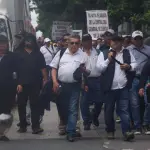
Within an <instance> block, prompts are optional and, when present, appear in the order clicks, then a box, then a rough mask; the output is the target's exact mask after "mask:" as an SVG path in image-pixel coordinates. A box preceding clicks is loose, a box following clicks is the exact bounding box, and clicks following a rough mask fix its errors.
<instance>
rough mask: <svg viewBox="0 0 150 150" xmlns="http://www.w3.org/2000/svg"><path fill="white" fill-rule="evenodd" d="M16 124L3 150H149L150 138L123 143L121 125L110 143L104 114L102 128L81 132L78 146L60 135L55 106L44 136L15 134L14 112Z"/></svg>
mask: <svg viewBox="0 0 150 150" xmlns="http://www.w3.org/2000/svg"><path fill="white" fill-rule="evenodd" d="M14 116H15V117H14V118H15V121H14V123H13V126H12V128H11V130H10V131H9V133H8V136H9V137H10V138H11V140H12V141H10V142H9V143H1V144H0V150H16V149H18V150H19V149H22V150H33V149H37V150H49V149H53V150H60V149H61V148H63V149H65V150H91V149H94V150H148V149H149V150H150V144H149V141H150V136H143V135H141V136H137V137H136V140H135V141H133V142H131V143H128V142H124V141H122V135H121V131H120V125H117V132H116V139H115V140H113V141H108V140H107V139H106V138H105V136H106V135H105V131H104V120H103V114H102V115H101V116H100V121H101V125H100V127H99V128H97V129H96V128H95V127H92V130H91V131H87V132H85V131H83V130H82V135H83V138H82V139H80V140H79V139H78V140H77V142H75V143H68V142H67V141H66V140H64V138H65V137H60V136H59V135H58V130H57V124H58V117H57V111H56V107H55V105H52V110H51V112H46V115H45V117H44V122H43V124H42V127H43V128H44V129H45V132H44V133H43V134H41V135H32V134H31V129H30V128H28V133H26V134H18V133H17V132H16V130H17V127H16V124H17V123H18V116H17V113H16V112H15V115H14Z"/></svg>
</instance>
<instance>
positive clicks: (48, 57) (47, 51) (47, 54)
mask: <svg viewBox="0 0 150 150" xmlns="http://www.w3.org/2000/svg"><path fill="white" fill-rule="evenodd" d="M50 42H51V40H50V39H49V38H45V39H44V46H42V47H41V49H40V51H41V53H42V54H43V55H44V58H45V61H46V65H47V66H49V64H50V63H51V61H52V59H53V57H54V51H53V50H52V48H51V45H50Z"/></svg>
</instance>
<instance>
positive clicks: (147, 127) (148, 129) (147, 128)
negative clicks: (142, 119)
mask: <svg viewBox="0 0 150 150" xmlns="http://www.w3.org/2000/svg"><path fill="white" fill-rule="evenodd" d="M143 130H144V133H145V134H146V135H150V125H144V126H143Z"/></svg>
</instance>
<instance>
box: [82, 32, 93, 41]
mask: <svg viewBox="0 0 150 150" xmlns="http://www.w3.org/2000/svg"><path fill="white" fill-rule="evenodd" d="M91 40H92V36H91V35H90V34H84V35H83V37H82V41H83V42H86V41H91Z"/></svg>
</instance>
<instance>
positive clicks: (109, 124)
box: [104, 91, 116, 133]
mask: <svg viewBox="0 0 150 150" xmlns="http://www.w3.org/2000/svg"><path fill="white" fill-rule="evenodd" d="M115 93H116V92H115V91H110V92H109V93H107V95H106V98H105V101H104V102H105V112H104V115H105V124H106V131H107V132H108V133H112V132H113V133H114V132H115V121H114V109H115V101H116V100H115Z"/></svg>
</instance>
